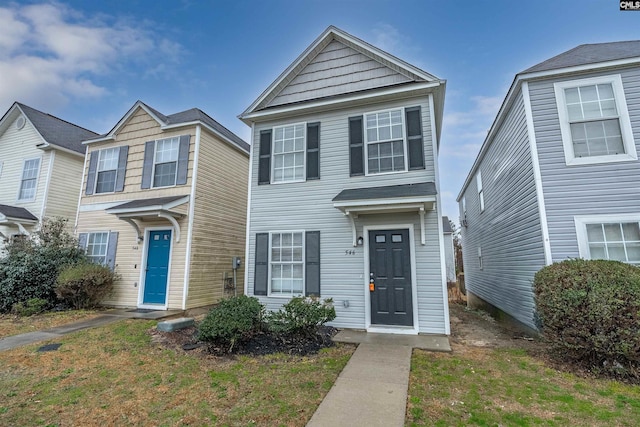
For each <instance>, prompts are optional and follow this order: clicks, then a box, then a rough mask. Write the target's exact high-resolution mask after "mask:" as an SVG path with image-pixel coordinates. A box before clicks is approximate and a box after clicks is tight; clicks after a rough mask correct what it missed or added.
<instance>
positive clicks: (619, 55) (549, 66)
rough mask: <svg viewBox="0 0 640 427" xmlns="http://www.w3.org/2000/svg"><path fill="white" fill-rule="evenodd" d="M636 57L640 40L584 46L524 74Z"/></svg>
mask: <svg viewBox="0 0 640 427" xmlns="http://www.w3.org/2000/svg"><path fill="white" fill-rule="evenodd" d="M635 57H640V40H630V41H620V42H610V43H596V44H583V45H580V46H577V47H574V48H573V49H571V50H568V51H566V52H563V53H561V54H560V55H557V56H554V57H553V58H550V59H547V60H546V61H543V62H541V63H539V64H536V65H534V66H533V67H531V68H527V69H526V70H524V71H523V73H533V72H537V71H549V70H556V69H559V68H567V67H575V66H579V65H587V64H596V63H599V62H606V61H616V60H620V59H627V58H635Z"/></svg>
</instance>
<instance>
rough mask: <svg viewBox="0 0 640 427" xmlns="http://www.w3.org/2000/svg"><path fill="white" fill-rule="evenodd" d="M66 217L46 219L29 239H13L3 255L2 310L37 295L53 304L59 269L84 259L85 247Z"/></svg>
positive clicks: (0, 265) (0, 268)
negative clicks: (83, 248)
mask: <svg viewBox="0 0 640 427" xmlns="http://www.w3.org/2000/svg"><path fill="white" fill-rule="evenodd" d="M65 227H66V220H64V219H60V218H58V219H54V220H45V221H44V223H43V225H42V228H41V229H40V230H39V231H38V232H36V233H34V234H32V236H31V237H30V238H27V239H14V240H13V241H10V242H8V244H7V246H6V247H5V251H6V256H4V257H3V258H2V259H0V312H4V313H6V312H9V311H10V310H11V308H12V307H13V306H14V304H17V303H25V302H26V301H28V300H30V299H33V298H38V299H43V300H46V301H47V302H48V303H49V305H50V306H54V305H55V304H56V301H57V297H56V293H55V283H56V279H57V278H58V273H59V272H60V270H61V269H62V268H63V267H65V266H67V265H70V264H71V265H72V264H77V263H79V262H84V261H85V260H86V256H85V254H84V251H83V250H82V249H80V248H78V242H77V241H76V240H75V239H74V238H73V237H72V236H71V235H70V234H69V233H67V232H66V231H65V230H66V228H65Z"/></svg>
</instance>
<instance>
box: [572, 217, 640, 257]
mask: <svg viewBox="0 0 640 427" xmlns="http://www.w3.org/2000/svg"><path fill="white" fill-rule="evenodd" d="M573 221H574V223H575V226H576V236H577V240H578V252H579V254H580V258H584V259H591V252H590V250H589V240H588V238H587V224H619V223H625V222H638V223H640V213H634V214H609V215H593V216H574V217H573ZM598 259H599V258H598ZM632 265H634V264H632Z"/></svg>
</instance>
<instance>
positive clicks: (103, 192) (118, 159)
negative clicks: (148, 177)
mask: <svg viewBox="0 0 640 427" xmlns="http://www.w3.org/2000/svg"><path fill="white" fill-rule="evenodd" d="M107 150H116V153H117V154H116V168H115V171H116V175H115V181H114V183H113V190H112V191H102V192H99V191H98V175H99V174H100V172H108V171H111V170H114V169H105V170H100V160H101V159H102V153H103V152H104V151H107ZM154 154H155V150H154ZM154 158H155V156H154ZM118 166H120V147H111V148H103V149H102V150H99V151H98V164H97V165H96V178H95V182H94V183H93V188H94V189H95V190H94V193H95V194H110V193H115V192H116V185H117V182H118ZM154 169H155V168H154Z"/></svg>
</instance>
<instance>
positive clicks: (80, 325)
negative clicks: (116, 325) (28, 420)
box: [0, 309, 183, 351]
mask: <svg viewBox="0 0 640 427" xmlns="http://www.w3.org/2000/svg"><path fill="white" fill-rule="evenodd" d="M182 313H183V312H182V311H177V310H168V311H165V310H161V311H160V310H159V311H150V310H134V309H130V310H127V309H122V310H120V309H117V310H108V311H105V312H104V314H102V315H100V316H98V317H94V318H93V319H89V320H84V321H80V322H74V323H69V324H66V325H62V326H57V327H55V328H50V329H45V330H43V331H36V332H27V333H26V334H20V335H13V336H10V337H5V338H0V351H4V350H11V349H14V348H16V347H21V346H23V345H29V344H34V343H37V342H40V341H48V340H53V339H56V338H60V337H62V336H63V335H67V334H70V333H72V332H76V331H81V330H83V329H89V328H97V327H99V326H104V325H108V324H109V323H113V322H117V321H118V320H122V319H150V320H157V319H164V318H167V317H173V316H176V315H180V314H182Z"/></svg>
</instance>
